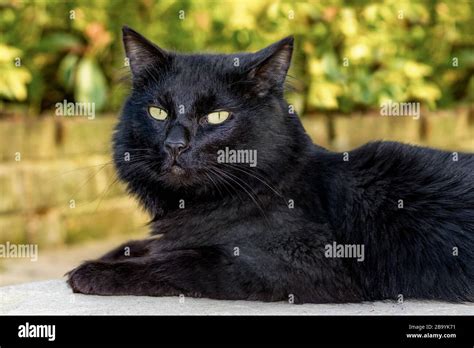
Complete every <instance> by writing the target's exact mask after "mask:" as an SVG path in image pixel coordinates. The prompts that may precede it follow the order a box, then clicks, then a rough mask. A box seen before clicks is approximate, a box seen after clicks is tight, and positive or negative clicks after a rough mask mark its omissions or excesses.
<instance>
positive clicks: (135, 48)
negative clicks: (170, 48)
mask: <svg viewBox="0 0 474 348" xmlns="http://www.w3.org/2000/svg"><path fill="white" fill-rule="evenodd" d="M122 39H123V45H124V47H125V53H126V55H127V58H128V60H129V63H130V69H131V70H132V75H133V77H134V78H137V77H139V76H141V75H143V74H144V73H146V72H150V71H152V70H156V69H159V68H163V67H164V66H166V64H168V62H169V54H168V53H167V52H166V51H165V50H163V49H161V48H160V47H158V46H156V45H155V44H154V43H152V42H151V41H149V40H147V39H146V38H145V37H143V36H142V35H140V34H139V33H137V32H136V31H135V30H133V29H131V28H129V27H127V26H126V25H125V26H123V27H122Z"/></svg>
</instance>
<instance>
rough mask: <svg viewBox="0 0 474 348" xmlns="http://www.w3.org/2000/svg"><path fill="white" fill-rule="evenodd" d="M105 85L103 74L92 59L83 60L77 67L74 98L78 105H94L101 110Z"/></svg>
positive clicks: (105, 89)
mask: <svg viewBox="0 0 474 348" xmlns="http://www.w3.org/2000/svg"><path fill="white" fill-rule="evenodd" d="M106 94H107V83H106V80H105V77H104V73H103V72H102V70H101V69H100V67H99V65H98V64H97V62H96V61H95V59H93V58H88V57H86V58H83V59H82V60H81V61H80V62H79V65H78V67H77V76H76V85H75V90H74V96H75V98H76V101H77V102H80V103H95V110H96V111H98V110H101V109H102V108H103V106H104V104H105V101H106Z"/></svg>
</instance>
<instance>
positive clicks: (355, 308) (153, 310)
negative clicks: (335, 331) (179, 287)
mask: <svg viewBox="0 0 474 348" xmlns="http://www.w3.org/2000/svg"><path fill="white" fill-rule="evenodd" d="M473 314H474V304H472V303H471V304H451V303H445V302H431V301H405V303H403V304H398V303H396V302H395V301H383V302H366V303H361V304H359V303H358V304H304V305H294V304H289V303H284V302H279V303H263V302H250V301H216V300H209V299H194V298H184V302H183V299H181V302H180V298H179V297H140V296H90V295H80V294H73V293H72V291H71V289H69V287H68V286H67V284H66V282H65V281H64V280H49V281H42V282H34V283H27V284H20V285H12V286H5V287H0V315H473Z"/></svg>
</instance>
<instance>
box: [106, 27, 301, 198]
mask: <svg viewBox="0 0 474 348" xmlns="http://www.w3.org/2000/svg"><path fill="white" fill-rule="evenodd" d="M123 41H124V46H125V51H126V55H127V57H128V61H129V65H130V69H131V72H132V81H133V89H132V92H131V94H130V96H129V97H128V99H127V101H126V103H125V105H124V108H123V112H122V115H121V119H120V122H119V124H118V126H117V129H116V133H115V135H114V160H115V164H116V167H117V169H118V173H119V176H120V177H121V179H123V180H125V181H126V182H127V183H128V184H129V188H130V189H131V191H132V192H134V193H136V194H138V195H139V196H143V195H144V194H145V193H144V192H145V191H146V194H150V191H153V189H155V188H159V187H161V188H167V189H168V190H177V191H178V190H184V189H186V190H187V191H188V192H189V191H190V190H193V188H194V189H195V190H196V191H200V192H205V191H212V190H215V189H216V185H218V182H219V181H222V180H224V179H225V180H227V181H230V180H232V176H234V175H235V176H237V177H242V176H244V177H245V175H244V173H243V172H238V171H237V169H236V170H233V169H232V168H231V166H234V167H236V166H237V167H238V166H240V167H241V168H243V169H245V168H246V170H247V171H254V172H255V171H258V172H260V173H263V174H265V173H268V175H276V174H277V173H278V172H279V170H280V169H279V168H282V170H283V169H285V166H286V162H287V160H288V156H291V155H294V154H295V152H296V148H295V146H296V145H295V144H297V141H298V139H297V138H298V137H301V136H302V134H301V132H302V130H301V126H300V123H299V121H298V118H297V115H296V113H294V112H293V109H292V107H289V106H288V104H287V103H286V102H285V101H284V99H283V91H284V83H285V78H286V74H287V71H288V68H289V66H290V61H291V55H292V49H293V38H292V37H287V38H285V39H283V40H281V41H278V42H276V43H274V44H272V45H270V46H268V47H266V48H264V49H262V50H261V51H258V52H256V53H238V54H179V53H175V52H169V51H165V50H164V49H162V48H159V47H158V46H156V45H154V44H153V43H151V42H150V41H148V40H147V39H145V38H144V37H143V36H141V35H140V34H138V33H137V32H135V31H134V30H132V29H130V28H128V27H124V28H123ZM303 137H304V134H303ZM232 150H235V151H237V150H248V151H253V155H254V157H253V162H254V163H232V159H231V158H229V156H232V153H233V152H232ZM223 151H224V152H225V151H227V157H225V156H226V155H224V157H225V158H224V163H221V162H222V161H219V159H218V157H219V154H222V153H223ZM236 154H237V155H238V153H236ZM240 154H244V155H247V160H249V157H248V155H249V154H250V153H246V154H245V153H242V152H240ZM255 157H256V158H255ZM221 160H222V158H221ZM226 161H227V162H228V163H225V162H226ZM223 172H225V173H228V174H227V175H228V177H227V178H225V175H226V174H222V173H223ZM219 173H220V174H219ZM219 175H221V178H220V179H219V178H217V177H216V176H219ZM223 178H224V179H223ZM233 180H236V181H237V180H239V179H235V178H234V179H233ZM246 180H247V181H248V180H250V179H249V177H247V178H246ZM213 181H214V182H213ZM234 185H235V184H234ZM141 198H144V197H141ZM144 200H146V198H144Z"/></svg>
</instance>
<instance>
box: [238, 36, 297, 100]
mask: <svg viewBox="0 0 474 348" xmlns="http://www.w3.org/2000/svg"><path fill="white" fill-rule="evenodd" d="M293 42H294V38H293V36H288V37H286V38H284V39H282V40H280V41H278V42H275V43H274V44H272V45H270V46H268V47H266V48H264V49H262V50H260V51H258V52H256V53H254V54H253V59H252V63H251V64H250V69H248V70H247V76H248V77H249V78H250V79H253V80H255V82H256V84H257V85H256V87H257V89H258V92H259V94H265V93H266V92H267V91H268V90H270V89H271V88H277V89H280V90H283V85H284V82H285V78H286V74H287V73H288V69H289V67H290V63H291V55H292V53H293Z"/></svg>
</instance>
